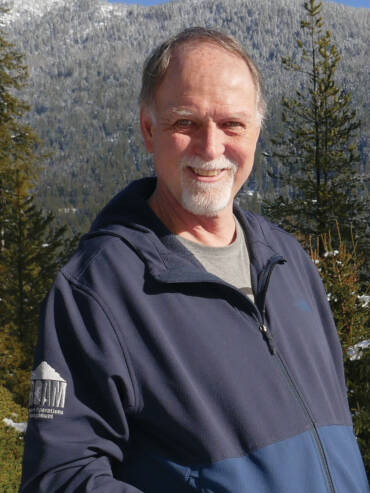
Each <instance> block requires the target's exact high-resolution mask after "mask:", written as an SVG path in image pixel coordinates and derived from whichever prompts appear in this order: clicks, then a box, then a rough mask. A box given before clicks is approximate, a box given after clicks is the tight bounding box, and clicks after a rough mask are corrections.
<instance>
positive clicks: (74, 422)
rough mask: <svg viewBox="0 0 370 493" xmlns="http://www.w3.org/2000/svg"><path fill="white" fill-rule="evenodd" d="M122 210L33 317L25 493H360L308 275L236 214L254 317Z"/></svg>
mask: <svg viewBox="0 0 370 493" xmlns="http://www.w3.org/2000/svg"><path fill="white" fill-rule="evenodd" d="M154 186H155V182H154V180H151V179H145V180H140V181H139V182H135V183H133V184H131V185H130V186H129V187H128V188H127V189H125V190H124V191H123V192H121V193H120V194H119V195H118V196H117V197H115V198H114V199H113V200H112V201H111V203H110V204H108V206H107V207H106V208H105V209H104V210H103V211H102V213H101V214H100V215H99V216H98V218H97V219H96V221H95V222H94V224H93V226H92V229H91V232H90V233H89V235H87V236H86V237H85V238H83V239H82V241H81V244H80V247H79V249H78V251H77V252H76V254H75V255H74V256H73V258H72V259H71V260H70V262H69V263H68V264H67V265H66V266H65V267H64V268H63V269H62V270H61V272H60V273H59V274H58V277H57V279H56V282H55V284H54V286H53V288H52V290H51V292H50V293H49V295H48V297H47V299H46V300H45V303H44V305H43V308H42V313H41V322H40V334H39V340H38V345H37V350H36V356H35V370H34V371H33V372H32V376H31V383H32V385H31V395H30V418H29V425H28V430H27V435H26V449H25V457H24V469H23V479H22V486H21V489H20V491H22V492H24V493H31V492H32V493H34V492H35V491H37V492H46V491H47V492H48V493H53V492H65V493H69V492H94V493H95V492H96V493H100V492H102V493H103V492H104V493H111V492H112V493H113V492H114V493H116V492H117V493H118V492H120V493H134V492H135V493H138V492H143V493H150V492H161V493H167V492H168V493H173V492H175V491H176V492H179V493H182V492H191V491H200V492H203V493H207V492H208V493H231V492H232V493H239V492H240V493H242V492H243V493H244V492H253V493H290V492H291V493H293V492H294V493H295V492H297V491H299V492H300V493H309V492H310V493H312V492H313V491H315V493H316V492H317V493H324V492H325V493H328V492H329V493H334V492H335V493H346V492H351V493H352V492H353V493H365V492H367V491H368V485H367V480H366V477H365V473H364V469H363V465H362V461H361V457H360V455H359V451H358V447H357V444H356V440H355V437H354V435H353V431H352V424H351V416H350V413H349V410H348V404H347V399H346V390H345V384H344V373H343V364H342V353H341V348H340V345H339V342H338V338H337V334H336V329H335V326H334V323H333V320H332V316H331V313H330V309H329V306H328V302H327V299H326V295H325V292H324V290H323V287H322V283H321V281H320V278H319V275H318V273H317V271H316V268H315V266H314V264H313V262H312V261H311V260H310V259H309V258H308V257H307V255H306V254H305V252H304V251H303V250H302V249H301V247H300V246H299V244H298V243H297V242H296V241H295V240H294V239H293V238H292V237H291V236H290V235H288V234H287V233H285V232H284V231H282V230H281V229H279V228H278V227H276V226H274V225H272V224H271V223H269V222H268V221H266V220H265V219H263V218H262V217H260V216H257V215H255V214H252V213H246V214H244V213H242V212H241V211H240V210H238V209H237V208H236V209H235V213H236V214H237V215H238V218H239V220H240V222H241V223H242V226H243V228H244V231H245V234H246V238H247V245H248V249H249V255H250V261H251V276H252V286H253V291H254V295H255V300H256V301H255V304H253V303H252V302H251V301H250V300H249V299H248V298H247V297H246V296H245V295H243V294H242V293H241V292H240V291H239V290H237V289H235V288H234V287H233V286H231V285H229V284H226V283H225V282H223V281H222V280H221V279H219V278H217V277H216V276H213V275H211V274H209V273H208V272H206V271H205V270H204V268H203V267H202V266H201V265H200V264H199V262H198V261H197V260H196V259H195V258H194V257H193V255H192V254H191V253H190V252H189V251H188V250H186V248H185V247H183V245H181V243H180V242H178V240H177V239H176V237H175V236H174V235H172V234H171V233H170V232H169V231H168V230H167V229H166V228H165V227H164V226H163V224H162V223H161V222H160V221H159V220H158V219H157V218H156V216H155V215H154V214H153V212H152V211H151V210H150V208H149V207H148V206H147V205H146V199H147V198H148V197H149V196H150V195H151V193H152V191H153V189H154Z"/></svg>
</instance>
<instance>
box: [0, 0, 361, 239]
mask: <svg viewBox="0 0 370 493" xmlns="http://www.w3.org/2000/svg"><path fill="white" fill-rule="evenodd" d="M3 4H5V3H4V2H3ZM6 4H7V5H8V6H9V7H10V12H9V13H8V14H6V16H4V18H3V21H2V25H3V29H4V30H5V32H6V33H8V38H9V39H10V40H12V41H14V42H15V44H16V45H17V47H18V48H19V50H20V51H21V52H23V53H24V54H25V56H26V63H27V65H28V67H29V71H30V80H29V85H28V87H27V89H26V91H24V92H23V93H22V97H24V98H25V99H27V101H29V102H30V103H31V104H32V106H33V109H32V112H30V114H29V116H28V123H30V124H31V126H32V127H33V128H34V129H35V130H36V132H37V133H38V135H39V136H40V137H41V139H42V142H43V147H42V151H46V152H50V157H49V158H48V159H47V160H46V161H45V166H44V167H43V170H42V173H41V176H40V182H39V185H38V188H37V194H38V200H39V203H40V204H42V205H43V206H44V207H46V208H51V209H53V210H54V212H56V213H57V214H58V216H59V219H60V221H61V222H64V221H67V222H69V223H70V224H71V225H72V226H73V228H74V229H76V230H79V231H81V230H85V229H86V228H87V227H88V224H89V222H90V221H91V219H92V217H93V216H94V215H95V213H96V212H97V210H98V209H99V208H100V207H101V206H102V204H103V203H104V202H106V201H107V200H108V199H109V198H110V197H111V196H112V194H113V193H115V192H116V191H118V190H119V189H120V188H122V187H123V186H124V185H125V184H126V183H127V182H128V181H130V180H132V179H134V178H137V177H139V176H142V175H145V174H148V173H152V171H153V169H152V163H151V160H150V158H149V157H148V156H147V155H146V153H145V151H144V149H143V145H142V142H141V137H140V134H139V127H138V112H137V103H136V101H137V96H138V92H139V87H140V73H141V68H142V64H143V61H144V59H145V57H146V56H147V55H148V54H149V53H150V51H151V49H152V48H153V47H154V46H156V45H157V44H158V43H159V42H160V41H161V40H163V39H165V38H166V37H167V36H169V35H171V34H173V33H176V32H178V31H179V30H181V29H183V28H184V27H188V26H194V25H202V26H208V27H216V28H220V29H223V30H224V31H226V32H228V33H230V34H232V35H234V36H235V37H236V38H237V39H238V40H239V41H241V42H242V43H243V45H244V46H245V47H246V49H247V50H248V51H249V52H250V54H251V55H252V57H253V58H254V59H255V60H256V62H257V65H258V66H259V67H260V69H261V72H262V76H263V80H264V85H265V92H266V99H267V102H268V105H269V118H268V119H267V122H266V127H265V130H264V132H263V136H262V138H261V142H260V147H259V150H258V154H257V158H256V161H257V163H256V169H255V172H254V174H253V176H252V177H251V179H250V180H249V184H248V187H249V188H250V189H255V188H258V190H259V192H260V193H267V191H268V189H269V187H270V188H271V182H269V179H268V177H267V175H266V173H265V169H264V168H263V167H262V163H263V162H264V160H263V159H262V158H261V155H262V152H264V151H266V150H267V143H268V139H269V136H270V135H271V134H272V133H273V132H274V130H275V129H276V128H277V127H278V126H279V123H280V120H279V119H280V100H281V96H282V95H283V94H285V95H289V94H291V93H292V91H294V90H295V89H296V88H297V84H302V81H299V80H297V78H296V76H293V75H292V74H291V73H288V72H286V71H284V70H283V68H282V65H281V61H280V60H281V56H284V55H287V54H292V55H293V57H297V50H296V45H295V42H296V41H295V40H296V36H297V34H298V33H299V31H300V19H301V17H302V15H303V8H302V2H301V1H300V0H274V1H273V2H271V1H270V0H183V1H179V2H170V3H165V4H162V5H156V6H152V7H140V6H136V5H126V4H121V3H120V4H118V3H117V4H111V3H108V2H105V1H103V0H8V1H7V2H6ZM323 17H324V19H325V22H326V25H327V27H328V29H330V30H331V31H332V34H333V39H334V41H335V43H336V45H337V47H338V48H339V49H340V50H341V53H342V60H341V62H340V67H339V68H338V70H337V82H338V84H340V85H341V86H342V87H344V88H346V90H348V91H351V92H352V93H353V104H354V107H355V108H357V110H358V115H359V117H360V118H361V117H362V118H361V119H362V121H363V125H362V127H361V135H360V150H361V154H362V163H361V169H360V171H361V172H365V167H366V158H367V155H368V147H369V123H368V117H367V114H368V112H369V108H368V96H367V92H368V91H367V87H368V74H367V70H366V66H367V63H368V52H367V50H368V45H369V36H368V26H369V21H370V10H369V9H354V8H350V7H344V6H342V5H339V4H334V3H325V4H324V7H323Z"/></svg>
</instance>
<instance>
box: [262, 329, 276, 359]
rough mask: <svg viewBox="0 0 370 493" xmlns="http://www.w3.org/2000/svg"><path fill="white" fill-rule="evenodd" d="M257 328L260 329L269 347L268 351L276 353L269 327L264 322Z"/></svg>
mask: <svg viewBox="0 0 370 493" xmlns="http://www.w3.org/2000/svg"><path fill="white" fill-rule="evenodd" d="M259 329H260V331H261V333H262V335H263V338H264V339H265V341H266V342H267V345H268V347H269V350H270V353H271V354H275V353H276V349H275V346H274V341H273V339H272V334H271V332H270V331H269V329H268V328H267V327H266V325H264V324H261V325H260V326H259Z"/></svg>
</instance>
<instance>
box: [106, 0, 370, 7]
mask: <svg viewBox="0 0 370 493" xmlns="http://www.w3.org/2000/svg"><path fill="white" fill-rule="evenodd" d="M108 1H109V2H112V3H115V2H119V3H136V4H139V5H157V4H158V3H165V1H167V0H108ZM324 1H326V0H324ZM331 1H334V2H336V3H342V4H343V5H349V6H351V7H367V8H370V0H331Z"/></svg>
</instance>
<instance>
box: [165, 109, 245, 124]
mask: <svg viewBox="0 0 370 493" xmlns="http://www.w3.org/2000/svg"><path fill="white" fill-rule="evenodd" d="M169 112H170V113H172V114H175V115H178V116H192V115H194V114H196V111H193V110H190V109H186V108H181V107H174V108H169ZM226 118H230V119H239V118H242V119H244V118H245V119H246V120H248V121H249V120H253V116H252V115H251V114H249V113H246V112H245V111H240V112H232V113H230V114H227V116H226Z"/></svg>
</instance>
